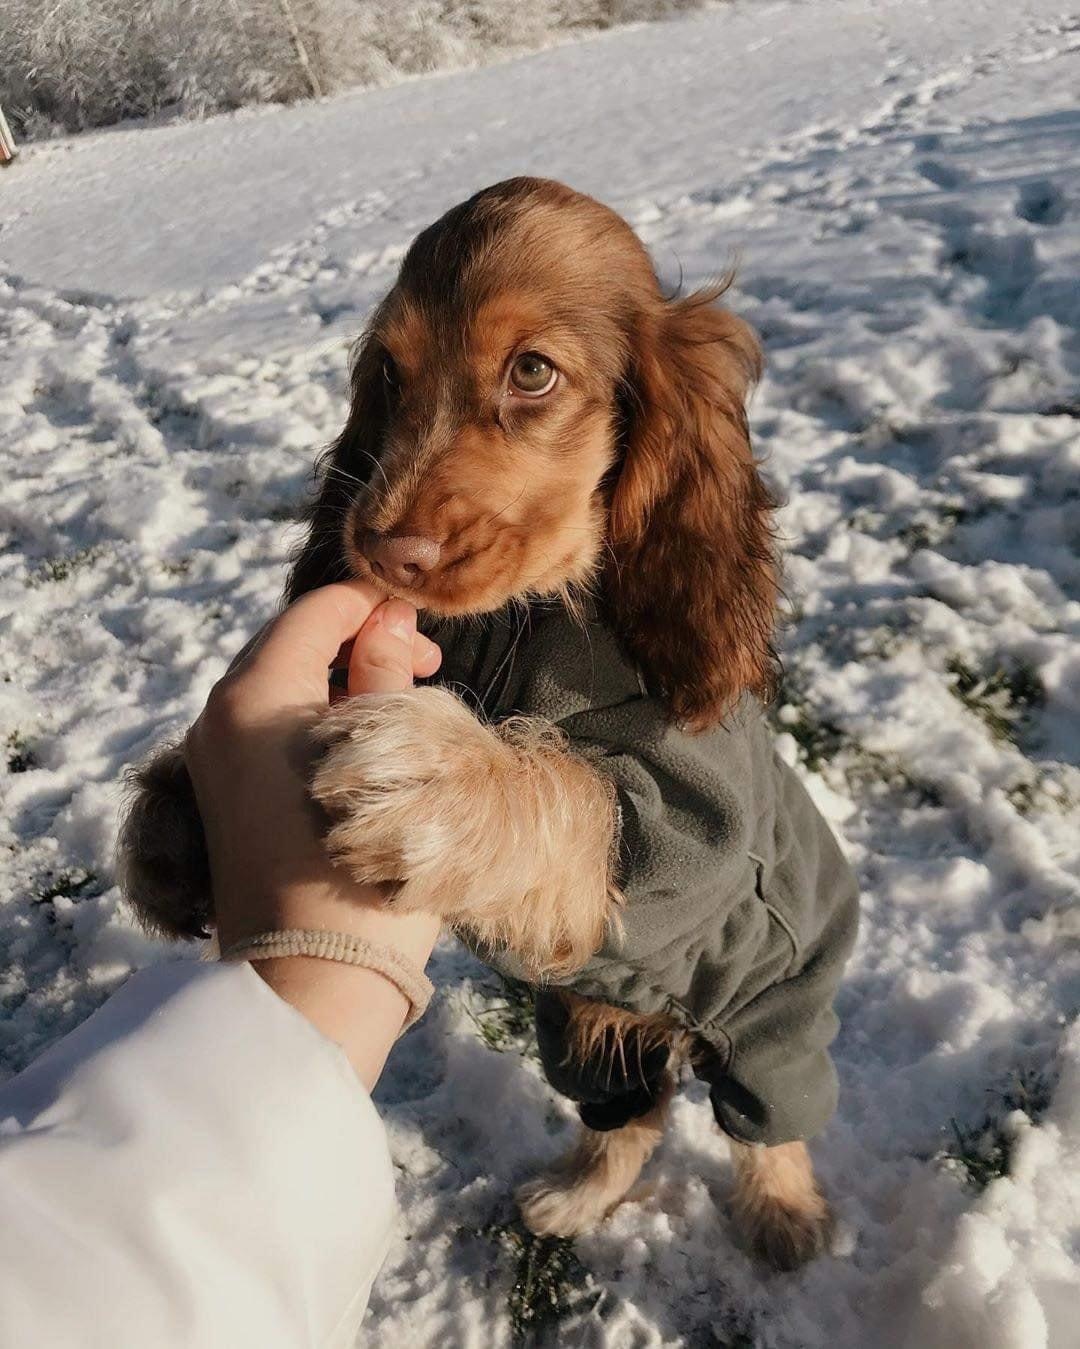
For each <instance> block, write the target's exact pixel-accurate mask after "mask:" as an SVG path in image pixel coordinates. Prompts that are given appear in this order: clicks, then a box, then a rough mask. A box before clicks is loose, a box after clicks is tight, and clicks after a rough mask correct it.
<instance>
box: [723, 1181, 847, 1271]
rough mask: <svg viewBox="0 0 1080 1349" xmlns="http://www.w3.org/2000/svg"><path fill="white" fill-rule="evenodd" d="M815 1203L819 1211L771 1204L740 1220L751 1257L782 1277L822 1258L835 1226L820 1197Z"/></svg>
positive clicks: (779, 1202)
mask: <svg viewBox="0 0 1080 1349" xmlns="http://www.w3.org/2000/svg"><path fill="white" fill-rule="evenodd" d="M818 1199H819V1201H820V1207H816V1208H812V1209H807V1208H805V1207H799V1208H792V1207H789V1206H788V1205H786V1204H784V1203H782V1202H781V1201H780V1200H772V1201H771V1202H769V1203H767V1204H764V1205H762V1206H761V1207H760V1208H759V1209H758V1210H757V1211H756V1212H755V1214H754V1215H753V1217H752V1218H750V1219H747V1220H744V1221H743V1222H742V1223H741V1226H742V1232H743V1236H744V1238H745V1240H746V1243H747V1245H748V1247H749V1249H750V1251H751V1252H752V1253H753V1255H754V1256H756V1258H757V1259H759V1260H762V1261H764V1262H765V1264H767V1265H770V1266H771V1267H772V1268H773V1269H775V1270H780V1271H782V1272H785V1273H788V1272H790V1271H791V1270H794V1269H798V1268H799V1266H800V1265H805V1264H807V1263H808V1262H809V1261H811V1260H815V1259H816V1258H817V1257H818V1256H819V1255H823V1254H824V1252H825V1251H826V1250H827V1249H828V1247H829V1242H830V1240H831V1238H832V1234H833V1229H834V1226H835V1224H834V1221H833V1215H832V1210H831V1209H830V1208H829V1206H828V1204H826V1202H825V1201H824V1199H821V1196H820V1195H819V1196H818Z"/></svg>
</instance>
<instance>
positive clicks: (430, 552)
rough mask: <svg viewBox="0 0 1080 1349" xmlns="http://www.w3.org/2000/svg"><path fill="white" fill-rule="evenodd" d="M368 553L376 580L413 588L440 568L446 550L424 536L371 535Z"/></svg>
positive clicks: (368, 539)
mask: <svg viewBox="0 0 1080 1349" xmlns="http://www.w3.org/2000/svg"><path fill="white" fill-rule="evenodd" d="M364 552H365V554H366V555H367V560H368V561H369V562H370V563H371V570H372V571H373V572H374V573H375V575H376V576H381V577H382V579H383V580H384V581H389V582H390V583H391V585H396V586H403V587H405V588H411V587H412V586H418V585H419V584H420V582H421V581H422V580H423V579H424V577H425V576H426V575H427V573H428V572H429V571H431V569H432V568H433V567H435V566H436V565H437V564H438V561H439V554H440V553H441V552H442V549H441V548H440V546H439V544H438V543H437V542H436V541H435V540H434V539H428V538H425V537H424V535H423V534H369V535H368V537H367V540H366V542H365V547H364Z"/></svg>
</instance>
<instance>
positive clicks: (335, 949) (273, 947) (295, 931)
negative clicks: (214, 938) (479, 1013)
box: [221, 927, 435, 1035]
mask: <svg viewBox="0 0 1080 1349" xmlns="http://www.w3.org/2000/svg"><path fill="white" fill-rule="evenodd" d="M282 956H313V957H315V958H316V959H317V960H334V961H337V962H338V963H339V964H342V965H357V966H359V967H360V968H362V969H365V970H374V971H375V973H376V974H381V975H382V976H383V978H384V979H388V980H389V981H390V983H392V984H393V985H394V987H395V988H396V989H397V990H398V992H399V993H400V994H401V995H402V997H403V998H404V999H405V1000H406V1002H408V1004H409V1014H408V1016H407V1017H406V1018H405V1024H404V1026H402V1028H401V1034H402V1035H404V1034H405V1032H406V1031H407V1030H408V1029H409V1027H410V1026H413V1025H415V1024H416V1022H417V1021H419V1020H420V1018H421V1017H422V1016H423V1015H424V1013H425V1012H426V1011H427V1008H428V1003H429V1002H430V1001H431V995H432V994H433V993H434V992H435V986H434V985H433V984H432V982H431V980H430V979H429V978H428V977H427V975H426V974H425V973H424V972H423V970H420V969H418V968H417V967H416V966H415V965H414V964H413V963H412V961H411V960H406V958H405V957H404V956H403V955H401V954H400V953H399V952H397V951H395V950H393V949H392V948H391V947H389V946H379V945H378V944H377V943H375V942H370V941H368V940H367V938H366V937H356V936H353V935H352V934H351V933H348V932H324V931H323V930H322V929H320V928H301V927H290V928H281V929H279V930H278V931H275V932H260V933H259V934H258V936H255V937H244V938H242V939H241V940H240V941H238V942H234V943H233V945H232V946H230V947H229V949H228V950H227V951H223V952H222V955H221V958H222V960H250V961H254V960H276V959H279V958H280V957H282Z"/></svg>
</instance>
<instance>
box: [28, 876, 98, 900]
mask: <svg viewBox="0 0 1080 1349" xmlns="http://www.w3.org/2000/svg"><path fill="white" fill-rule="evenodd" d="M45 874H46V875H47V876H48V877H50V879H49V880H47V881H45V882H44V884H42V885H41V886H39V888H38V891H37V893H36V894H35V896H34V898H33V899H32V900H31V901H30V902H31V903H32V904H51V903H52V902H53V900H54V899H86V898H87V897H88V896H90V895H92V894H96V893H97V892H98V890H99V889H100V887H101V881H100V879H99V877H98V875H97V873H96V872H93V871H87V870H85V869H84V868H83V867H76V868H75V869H74V870H72V871H58V872H52V871H48V872H46V873H45Z"/></svg>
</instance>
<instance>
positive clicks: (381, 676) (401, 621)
mask: <svg viewBox="0 0 1080 1349" xmlns="http://www.w3.org/2000/svg"><path fill="white" fill-rule="evenodd" d="M415 636H416V610H415V609H414V608H413V607H412V605H411V604H406V603H405V601H404V600H387V601H386V602H385V603H383V604H380V605H379V607H378V608H377V609H376V610H375V612H374V613H373V614H372V615H371V617H370V618H369V619H368V621H367V622H366V623H365V624H364V626H363V627H362V628H361V629H360V631H359V632H358V633H357V634H356V641H355V642H354V643H353V649H352V654H351V656H350V657H349V696H350V697H352V696H354V695H355V694H357V693H400V692H401V690H402V689H408V688H411V687H412V682H413V638H414V637H415Z"/></svg>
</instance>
